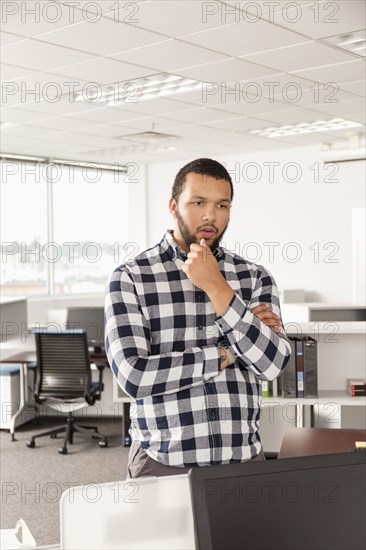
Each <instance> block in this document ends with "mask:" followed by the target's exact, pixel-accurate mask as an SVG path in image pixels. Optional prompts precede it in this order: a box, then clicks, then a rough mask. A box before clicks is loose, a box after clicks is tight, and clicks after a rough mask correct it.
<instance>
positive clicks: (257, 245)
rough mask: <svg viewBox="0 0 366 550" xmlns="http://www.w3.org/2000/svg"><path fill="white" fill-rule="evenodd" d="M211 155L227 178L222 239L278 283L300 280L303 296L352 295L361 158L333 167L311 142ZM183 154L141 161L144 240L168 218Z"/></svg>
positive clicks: (158, 232)
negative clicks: (227, 212) (229, 197)
mask: <svg viewBox="0 0 366 550" xmlns="http://www.w3.org/2000/svg"><path fill="white" fill-rule="evenodd" d="M192 158H193V156H192ZM192 158H191V159H187V162H188V161H189V160H192ZM217 160H219V161H220V162H223V163H224V164H225V165H226V167H227V169H228V170H229V171H230V172H231V176H232V178H233V182H234V192H235V198H234V203H233V207H232V214H231V222H230V226H229V228H228V230H227V233H226V235H225V237H224V241H225V244H226V246H227V247H228V248H229V249H231V250H233V251H236V252H237V253H240V254H241V255H243V256H244V257H246V258H247V259H248V260H251V261H254V262H255V263H259V264H263V265H265V266H266V267H267V268H268V269H269V270H270V271H271V272H272V273H273V275H274V276H275V278H276V280H277V284H278V286H279V287H280V289H281V288H282V289H284V288H304V289H305V290H306V300H307V301H327V302H352V301H353V299H354V289H353V279H354V277H353V273H352V269H353V268H352V266H353V265H354V262H353V261H352V246H353V240H354V239H352V209H354V208H361V207H364V205H365V193H364V181H365V162H360V161H359V162H349V163H340V164H338V171H337V167H335V168H334V167H333V166H330V165H323V163H322V162H321V161H320V159H319V148H318V147H317V146H316V147H313V146H312V147H303V148H298V149H283V150H275V151H266V152H255V153H250V154H243V155H235V156H234V155H232V156H227V157H222V158H217ZM185 162H186V161H184V160H183V161H178V162H171V163H164V164H153V165H150V166H148V168H147V189H146V201H147V211H148V222H147V245H148V246H153V245H154V244H156V243H157V242H158V241H160V239H161V237H162V234H163V232H164V231H165V229H167V228H172V226H173V224H172V221H171V217H170V215H169V212H168V200H169V197H170V191H171V186H172V183H173V180H174V176H175V174H176V173H177V171H178V170H179V168H180V167H181V166H183V165H184V164H185ZM265 163H279V165H272V167H271V166H269V165H268V164H265ZM270 170H272V171H273V176H274V177H273V181H272V182H271V172H270ZM256 180H257V181H256ZM297 180H298V181H297ZM250 243H254V244H252V245H250ZM265 243H267V245H266V244H265ZM268 243H272V244H268ZM275 243H278V244H275ZM290 243H295V244H294V245H291V244H290ZM296 259H297V261H293V260H296Z"/></svg>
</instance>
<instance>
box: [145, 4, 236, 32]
mask: <svg viewBox="0 0 366 550" xmlns="http://www.w3.org/2000/svg"><path fill="white" fill-rule="evenodd" d="M208 4H209V3H208V2H200V1H199V2H197V1H195V2H190V3H189V8H188V7H187V0H174V1H167V0H162V1H161V0H152V1H150V2H144V3H143V4H141V5H140V6H138V10H137V13H136V15H135V16H134V18H135V19H138V26H139V27H142V28H144V29H150V30H153V31H154V32H159V33H162V34H165V35H166V36H170V37H179V36H181V35H183V34H188V33H192V32H196V31H200V30H206V29H210V28H212V27H219V26H222V25H223V24H225V23H224V22H223V21H222V19H221V18H220V17H210V16H209V15H206V12H209V11H210V6H208Z"/></svg>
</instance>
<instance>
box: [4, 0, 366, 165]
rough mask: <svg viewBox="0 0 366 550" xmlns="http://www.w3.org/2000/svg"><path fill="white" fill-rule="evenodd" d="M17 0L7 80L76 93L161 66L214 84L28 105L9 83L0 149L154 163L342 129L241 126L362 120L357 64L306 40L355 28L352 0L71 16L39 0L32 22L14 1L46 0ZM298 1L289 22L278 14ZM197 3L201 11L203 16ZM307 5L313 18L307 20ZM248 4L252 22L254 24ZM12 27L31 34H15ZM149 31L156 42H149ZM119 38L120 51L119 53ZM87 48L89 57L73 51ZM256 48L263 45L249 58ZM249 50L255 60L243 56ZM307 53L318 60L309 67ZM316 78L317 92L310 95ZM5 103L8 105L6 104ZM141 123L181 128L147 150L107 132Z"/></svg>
mask: <svg viewBox="0 0 366 550" xmlns="http://www.w3.org/2000/svg"><path fill="white" fill-rule="evenodd" d="M56 3H57V4H59V5H61V6H62V13H61V17H60V18H59V20H58V21H54V22H53V23H52V21H47V20H46V17H45V15H47V16H49V18H50V17H51V16H52V14H54V15H55V14H56V13H57V10H58V8H57V7H55V6H52V5H51V4H56ZM17 4H18V5H19V13H18V15H16V16H14V17H10V16H9V17H8V21H7V27H6V28H4V25H3V30H4V31H6V33H7V34H4V41H3V44H5V42H6V44H5V45H4V46H3V48H2V53H3V52H5V54H6V56H5V54H4V53H3V56H2V58H3V60H4V61H7V63H6V64H5V65H4V66H3V70H2V77H3V80H5V82H8V83H9V84H16V85H17V86H18V88H19V90H21V87H22V86H23V87H26V89H29V90H31V89H32V88H34V87H35V86H37V85H38V86H39V87H42V88H44V87H47V92H48V94H51V93H52V86H51V88H50V85H51V82H52V81H53V82H55V83H56V84H57V85H59V86H60V87H61V89H62V90H63V89H64V88H65V93H66V94H67V93H68V91H69V88H70V85H71V87H73V88H74V90H75V91H76V90H77V89H78V88H79V84H80V86H83V87H85V86H87V85H88V84H89V83H93V82H96V83H97V84H98V85H100V86H101V85H106V84H113V83H115V82H126V81H133V80H134V79H137V78H140V77H145V76H149V75H151V74H156V73H157V72H162V71H163V72H165V71H166V72H172V73H173V74H179V75H181V76H185V77H187V78H193V79H196V80H198V81H200V82H202V83H205V82H211V83H215V84H216V85H217V86H216V89H215V90H211V93H208V92H209V90H206V89H203V88H202V89H201V90H196V91H194V92H188V93H187V92H186V93H182V94H177V95H175V96H170V97H167V98H159V99H156V100H152V101H144V102H139V103H137V104H127V103H125V104H122V105H119V106H114V107H113V108H112V107H106V106H105V103H102V102H100V101H96V102H94V103H92V102H88V101H85V102H77V103H76V102H75V101H74V102H72V101H70V100H68V98H67V96H66V97H65V96H64V97H63V98H62V99H60V100H59V99H58V98H57V101H55V102H54V103H52V102H50V101H47V99H49V97H47V98H46V97H41V98H40V101H33V103H30V100H31V96H29V97H27V98H26V102H24V101H23V100H22V99H23V98H21V101H20V102H19V90H17V89H16V86H14V89H13V93H12V95H8V96H7V97H6V100H5V101H4V100H3V101H2V103H3V106H4V108H3V116H2V118H3V120H4V121H9V122H15V123H17V124H18V125H17V126H13V127H9V128H5V129H4V134H3V138H4V139H3V150H4V148H5V149H6V150H7V151H8V152H13V153H19V154H34V155H42V154H44V155H45V156H48V157H59V158H60V157H61V158H74V159H78V158H79V159H80V160H81V159H83V160H86V161H91V160H94V161H100V162H102V161H104V162H109V161H112V162H115V161H116V160H118V162H121V160H122V161H123V159H125V160H132V159H136V160H137V161H140V160H141V159H142V160H143V161H144V162H156V161H159V162H163V161H169V160H172V159H180V158H188V157H190V156H192V154H194V155H198V156H199V155H201V156H207V155H209V154H214V155H215V156H217V157H220V155H224V154H230V153H236V152H240V151H243V150H248V151H255V150H268V149H278V148H281V149H283V148H288V147H298V146H301V145H306V144H315V143H320V142H322V141H327V142H331V141H333V140H339V137H340V136H342V135H344V136H346V133H345V132H346V131H336V132H334V133H333V132H332V133H330V132H327V133H324V134H304V135H302V136H295V137H294V136H288V137H286V138H282V139H273V140H269V139H267V138H261V137H257V136H251V135H248V131H249V130H250V129H256V128H266V127H269V126H273V125H284V124H286V123H287V124H296V123H299V122H312V121H315V120H319V119H324V120H329V119H330V118H334V116H342V117H345V118H349V119H351V120H356V121H364V117H365V114H364V108H363V103H361V102H363V100H362V99H361V97H358V96H363V95H364V81H363V80H361V79H362V77H363V75H364V64H363V62H362V61H361V60H359V59H356V58H354V57H353V56H351V57H352V61H350V62H339V59H340V56H342V59H345V58H347V59H350V57H348V56H349V55H350V54H346V53H344V52H342V51H341V50H338V49H336V48H332V47H331V46H326V45H324V44H322V43H319V42H318V43H314V41H313V40H309V38H313V39H316V38H320V37H323V36H329V35H330V34H332V35H339V34H341V33H346V32H350V31H351V30H355V28H354V27H353V25H354V21H356V20H358V21H361V20H362V17H361V12H360V11H357V10H358V8H359V7H360V6H361V4H362V2H360V3H355V2H353V0H347V3H345V2H344V1H343V0H337V1H336V2H327V1H325V0H320V1H319V2H316V3H315V2H314V0H311V1H310V0H308V1H305V0H297V2H296V3H294V2H288V1H287V0H278V1H277V2H248V1H247V0H245V1H243V2H239V1H238V0H236V1H235V2H234V4H235V6H236V8H237V9H235V10H233V9H232V7H230V9H228V6H227V5H226V8H225V6H224V4H223V2H218V1H216V0H215V1H214V2H203V1H202V2H201V1H197V0H195V1H194V2H188V1H183V0H167V1H166V2H163V1H162V0H151V1H145V2H138V3H137V2H136V1H135V2H132V3H131V2H129V1H128V0H123V1H122V0H119V1H118V2H117V1H114V0H113V1H112V0H111V2H108V1H107V0H103V1H100V0H98V1H97V2H89V1H88V0H85V1H84V0H79V1H78V2H74V3H71V4H73V8H72V9H73V17H74V20H73V21H72V20H71V12H70V10H71V8H70V7H68V6H66V4H64V3H63V2H47V4H49V7H48V8H47V10H48V11H47V12H44V14H43V20H42V21H41V20H39V21H38V22H37V21H35V19H34V15H33V16H32V15H29V14H28V15H27V17H26V21H25V20H24V17H23V15H24V14H22V13H21V10H25V9H26V8H28V9H29V8H31V7H33V8H34V9H36V10H37V9H41V6H42V4H43V5H45V4H46V0H44V1H43V0H42V1H39V2H33V1H29V2H19V3H17ZM38 4H39V7H37V6H38ZM63 4H64V5H63ZM76 4H77V7H75V5H76ZM335 4H337V6H338V7H339V10H338V14H333V15H335V16H336V17H338V19H340V20H339V22H338V23H332V22H331V21H325V19H326V17H327V18H328V19H331V12H332V10H335V9H336V8H335V7H334V6H335ZM80 8H83V9H84V11H83V10H82V9H80ZM136 8H137V9H136ZM299 8H301V13H300V15H301V17H300V19H299V21H298V22H296V23H292V22H291V21H289V20H287V21H286V17H287V19H289V17H291V16H294V15H296V13H297V11H298V10H299ZM351 8H352V9H351ZM269 9H273V12H272V15H270V14H269V12H268V10H269ZM347 9H348V11H347V13H346V11H345V10H347ZM360 9H362V10H363V9H364V7H363V6H361V8H360ZM204 10H209V11H210V10H211V11H212V10H213V11H212V13H211V12H210V13H206V14H205V13H204ZM225 10H226V11H225ZM266 10H267V13H266ZM317 10H318V15H319V18H320V19H319V21H318V22H313V20H312V17H315V16H316V13H317ZM249 11H250V12H251V18H250V17H248V12H249ZM259 12H260V13H259ZM295 12H296V13H295ZM258 13H259V15H261V16H262V20H261V21H257V22H256V15H257V14H258ZM102 15H103V18H102ZM32 17H33V21H32ZM271 17H273V19H274V24H273V23H271V22H270V18H271ZM132 19H135V21H132ZM265 19H267V20H265ZM93 20H94V22H92V21H93ZM114 20H118V22H119V24H117V23H115V21H114ZM235 22H236V23H235ZM17 25H18V26H17ZM91 29H92V31H91ZM115 29H117V30H118V34H117V33H116V30H115ZM121 29H122V32H121ZM329 29H331V31H329ZM81 30H83V32H81ZM77 31H80V32H79V33H78V35H77ZM149 31H151V32H149ZM45 33H46V34H45ZM123 33H124V34H123ZM154 33H155V34H154ZM159 33H161V34H160V35H159ZM187 33H189V34H187ZM297 33H299V34H297ZM324 33H326V34H324ZM17 35H18V36H17ZM23 36H27V37H28V36H37V37H38V38H39V39H37V40H22V39H21V37H23ZM165 36H166V37H171V38H167V39H165ZM18 38H19V41H18ZM177 38H179V39H178V40H177ZM153 39H154V40H158V42H153V43H151V40H153ZM48 40H50V42H51V41H52V44H50V43H48ZM126 42H127V47H128V48H129V49H128V50H126V51H123V50H124V48H125V44H126ZM196 42H197V46H196V45H195V44H196ZM56 44H64V45H65V47H64V48H62V47H60V46H57V45H56ZM146 44H149V46H147V45H146ZM294 45H296V47H295V46H294ZM20 46H21V48H20ZM24 46H26V47H24ZM286 46H290V47H289V48H286ZM72 48H74V49H72ZM115 48H117V50H115ZM88 49H89V51H93V52H95V54H96V55H95V56H94V55H84V54H83V53H81V52H83V51H88ZM269 50H271V51H269ZM113 51H117V52H118V53H116V56H117V57H116V58H115V55H109V56H108V54H109V53H111V52H113ZM264 51H266V53H265V55H263V56H262V57H259V54H263V52H264ZM252 54H253V55H252ZM254 54H256V55H255V56H254ZM294 54H296V55H294ZM79 55H81V56H82V57H80V58H79V57H78V56H79ZM103 55H107V56H108V57H102V56H103ZM233 55H241V56H243V57H242V58H240V59H238V58H237V59H234V58H232V57H230V56H233ZM272 56H273V57H272ZM329 56H330V57H329ZM333 56H335V57H333ZM343 56H347V57H343ZM112 58H113V59H112ZM117 58H118V60H117ZM254 58H255V60H256V62H257V63H253V62H252V61H253V59H254ZM273 59H274V61H273ZM353 59H355V60H353ZM309 60H310V61H309ZM334 61H336V64H334ZM131 63H133V64H132V65H131ZM319 63H321V64H322V65H321V66H320V67H317V65H319ZM134 64H135V65H134ZM138 65H140V66H138ZM278 67H279V68H278ZM67 82H69V83H70V84H68V85H67V84H66V83H67ZM318 82H320V83H321V84H319V89H318V91H319V99H317V100H315V93H316V91H315V90H314V88H316V87H317V86H315V84H316V83H318ZM332 82H333V83H337V84H339V85H340V91H339V92H338V93H336V94H335V95H334V96H331V97H330V99H331V98H332V97H333V98H335V99H336V100H337V101H336V102H335V103H334V104H329V103H328V101H326V100H327V99H329V93H330V92H331V90H330V89H329V86H328V84H329V83H332ZM76 83H79V84H76ZM230 84H231V86H230ZM291 85H292V88H291ZM327 86H328V88H326V87H327ZM234 88H235V90H234V93H232V91H233V89H234ZM237 88H238V91H239V97H237V91H236V89H237ZM295 88H297V89H300V92H301V97H295V95H294V91H295ZM271 89H273V95H272V96H270V95H269V94H270V90H271ZM9 91H10V89H9ZM3 92H4V87H3ZM352 94H356V95H352ZM313 95H314V100H313ZM351 98H353V99H354V100H355V101H353V100H352V101H351ZM3 99H4V96H3ZM69 99H70V98H69ZM358 99H359V101H358ZM17 102H18V103H17ZM15 104H17V107H16V108H15V107H14V106H12V105H15ZM24 107H25V108H24ZM152 129H153V130H155V131H160V132H166V133H171V134H173V135H177V136H181V137H180V139H177V140H174V144H175V146H176V150H174V151H163V150H162V149H163V148H161V147H160V150H159V148H158V147H155V150H151V148H150V149H149V147H147V146H144V147H142V146H139V147H136V145H135V144H132V143H131V142H129V141H128V139H116V138H119V137H120V136H125V138H127V137H128V134H129V133H135V132H139V131H146V130H152ZM362 131H364V128H362V127H360V128H355V129H354V132H357V133H359V132H362ZM352 132H353V130H352Z"/></svg>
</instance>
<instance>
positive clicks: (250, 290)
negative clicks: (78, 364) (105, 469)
mask: <svg viewBox="0 0 366 550" xmlns="http://www.w3.org/2000/svg"><path fill="white" fill-rule="evenodd" d="M214 255H215V257H216V260H217V261H218V262H219V266H220V270H221V273H222V274H223V276H224V277H225V279H226V281H227V282H228V284H229V285H230V286H231V288H232V289H233V290H234V292H235V294H234V297H233V298H232V300H231V302H230V304H229V305H228V307H227V309H226V310H225V311H224V312H223V313H222V315H216V313H215V311H214V308H213V306H212V303H211V302H210V300H209V299H208V296H207V294H206V293H205V292H204V291H202V290H201V289H200V288H197V287H195V286H194V285H193V283H192V282H191V281H190V280H189V279H188V277H187V275H186V274H185V273H184V272H183V271H182V269H181V267H182V265H183V264H184V262H185V260H186V258H187V256H186V254H185V252H184V251H183V250H182V249H181V248H180V247H179V246H178V244H177V243H176V242H175V240H174V238H173V236H172V232H170V231H167V232H166V234H165V235H164V238H163V239H162V241H161V242H160V243H159V244H158V245H157V246H154V247H153V248H150V249H148V250H146V251H145V252H143V253H142V254H139V255H138V256H136V257H135V258H134V259H133V260H131V261H130V262H128V263H125V264H122V265H121V266H120V267H118V268H117V269H116V270H115V271H114V272H113V273H112V275H111V277H110V279H109V281H108V285H107V289H106V301H105V313H106V335H105V336H106V340H105V342H106V350H107V355H108V359H109V363H110V366H111V368H112V371H113V373H114V375H115V376H116V378H117V381H118V383H119V385H120V386H121V388H122V389H123V391H124V392H126V393H127V394H128V395H129V396H130V397H131V400H132V403H131V413H130V414H131V428H130V433H131V436H132V439H133V441H137V442H139V443H140V445H141V446H142V447H143V448H144V449H145V451H146V452H147V454H148V455H149V456H150V457H151V458H153V459H154V460H157V461H158V462H160V463H162V464H164V465H167V466H180V467H191V466H207V465H215V464H228V463H232V462H243V461H245V460H248V459H250V458H252V457H254V456H255V455H257V454H258V453H259V452H260V451H261V442H260V437H259V433H258V427H259V417H260V405H261V399H262V398H261V386H260V380H273V379H275V378H276V377H277V376H278V375H279V374H280V372H281V370H282V369H283V368H284V366H285V365H286V363H287V361H288V359H289V357H290V353H291V350H290V345H289V342H288V340H287V338H286V335H285V333H284V331H283V329H282V330H281V332H279V333H275V332H274V331H273V330H272V329H271V328H269V327H268V326H267V325H265V324H264V323H262V322H261V321H260V320H259V319H258V317H256V316H255V315H253V314H252V313H251V312H250V309H251V308H253V307H255V306H257V305H260V304H263V303H268V304H270V305H271V310H272V311H273V312H274V313H277V314H278V315H281V313H280V305H279V299H278V292H277V287H276V284H275V281H274V280H273V278H272V276H271V275H270V274H269V273H268V271H266V270H265V269H264V268H263V267H262V266H259V265H256V264H253V263H249V262H247V261H246V260H245V259H243V258H241V257H240V256H237V255H236V254H233V253H231V252H229V251H228V250H226V249H225V248H223V247H220V248H218V249H217V250H216V251H215V254H214ZM220 342H224V343H225V344H226V345H227V346H228V347H229V349H230V350H231V351H232V352H233V353H234V355H235V357H236V361H235V363H234V364H233V365H230V366H229V367H227V368H226V369H224V370H222V371H221V370H220V362H221V356H220V351H219V349H218V343H220Z"/></svg>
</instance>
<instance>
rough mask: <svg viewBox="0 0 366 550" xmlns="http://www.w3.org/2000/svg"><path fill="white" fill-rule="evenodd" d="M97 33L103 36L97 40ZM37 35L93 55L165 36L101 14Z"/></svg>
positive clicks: (148, 42) (157, 40)
mask: <svg viewBox="0 0 366 550" xmlns="http://www.w3.org/2000/svg"><path fill="white" fill-rule="evenodd" d="M96 36H102V37H103V39H102V40H96ZM38 39H39V40H42V41H44V42H47V43H51V44H57V45H59V46H64V47H68V48H75V50H82V51H84V52H88V53H92V54H95V55H110V54H113V53H119V52H123V51H124V50H128V49H130V48H131V44H133V45H134V47H136V48H138V47H140V46H147V45H149V44H153V43H154V42H159V41H161V40H162V39H164V37H163V36H162V35H159V34H156V33H153V32H150V31H146V30H144V29H140V28H138V27H137V26H136V25H124V24H123V23H116V22H115V21H113V20H112V19H108V18H105V17H102V18H101V19H100V20H99V21H97V22H96V23H94V24H90V23H87V22H85V21H82V22H80V23H77V24H75V25H71V26H68V27H64V28H62V29H57V30H55V31H51V32H48V33H46V34H42V35H41V36H39V37H38Z"/></svg>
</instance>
